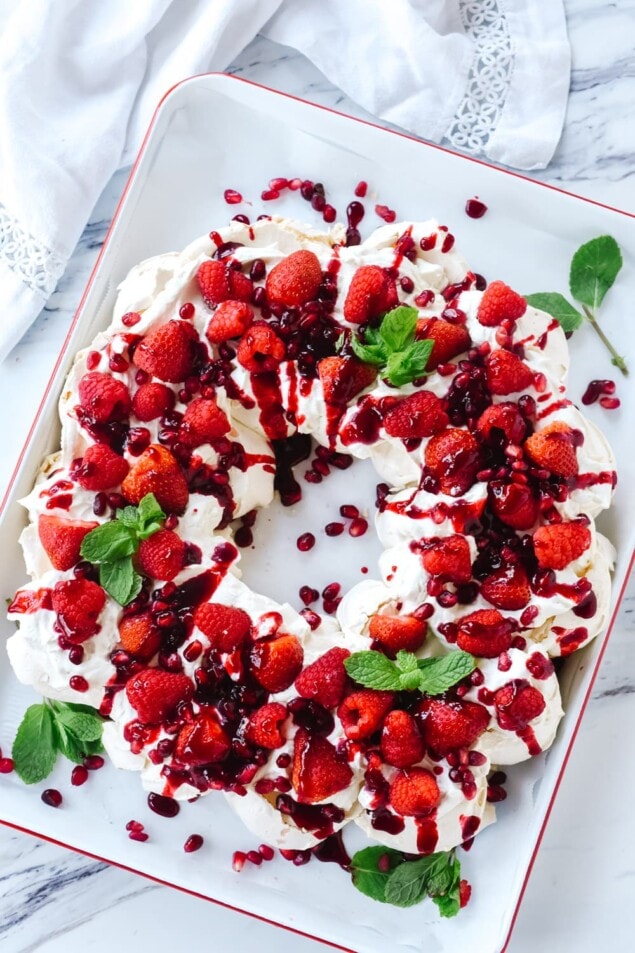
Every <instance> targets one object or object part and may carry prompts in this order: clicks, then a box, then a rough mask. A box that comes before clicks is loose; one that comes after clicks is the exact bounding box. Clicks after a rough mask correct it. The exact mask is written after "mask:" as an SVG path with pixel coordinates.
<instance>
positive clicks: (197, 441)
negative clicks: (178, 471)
mask: <svg viewBox="0 0 635 953" xmlns="http://www.w3.org/2000/svg"><path fill="white" fill-rule="evenodd" d="M230 430H231V424H230V422H229V420H228V419H227V415H226V414H225V412H224V411H222V410H221V409H220V407H219V406H218V404H217V403H216V400H215V398H213V397H196V398H195V399H194V400H193V401H191V402H190V403H189V404H188V405H187V407H186V409H185V414H184V415H183V421H182V423H181V426H180V428H179V438H180V440H181V441H182V443H184V444H185V445H186V446H187V447H199V446H200V445H201V444H203V443H212V442H213V441H214V440H220V438H221V437H224V436H225V434H226V433H229V431H230Z"/></svg>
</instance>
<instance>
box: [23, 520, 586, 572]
mask: <svg viewBox="0 0 635 953" xmlns="http://www.w3.org/2000/svg"><path fill="white" fill-rule="evenodd" d="M40 519H41V517H40ZM533 544H534V552H535V554H536V559H537V560H538V565H539V566H540V567H541V568H542V569H564V568H565V567H566V566H568V565H569V563H570V562H573V560H574V559H579V558H580V556H581V555H582V553H584V552H586V550H587V549H588V548H589V546H590V545H591V532H590V530H589V528H588V526H585V525H584V523H578V522H575V521H574V522H571V523H552V524H551V525H550V526H541V527H540V529H537V530H536V532H535V533H534V536H533Z"/></svg>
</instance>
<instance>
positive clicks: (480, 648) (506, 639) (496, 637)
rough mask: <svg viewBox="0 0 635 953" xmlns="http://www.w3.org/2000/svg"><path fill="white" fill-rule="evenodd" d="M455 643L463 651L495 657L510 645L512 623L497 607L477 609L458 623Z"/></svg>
mask: <svg viewBox="0 0 635 953" xmlns="http://www.w3.org/2000/svg"><path fill="white" fill-rule="evenodd" d="M458 626H459V632H458V637H457V640H456V644H457V645H458V647H459V648H460V649H463V651H464V652H470V654H471V655H477V656H480V657H481V658H496V656H497V655H500V654H501V652H505V651H506V650H507V649H508V648H509V647H510V645H511V641H512V632H513V623H512V622H510V621H509V620H508V619H505V618H504V617H503V616H502V615H501V614H500V612H498V610H497V609H478V610H477V611H476V612H470V614H469V615H466V616H463V618H462V619H460V620H459V623H458Z"/></svg>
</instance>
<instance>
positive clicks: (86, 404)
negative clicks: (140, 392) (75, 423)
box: [78, 371, 130, 424]
mask: <svg viewBox="0 0 635 953" xmlns="http://www.w3.org/2000/svg"><path fill="white" fill-rule="evenodd" d="M78 391H79V403H80V405H81V406H82V407H83V409H84V410H85V411H86V413H87V414H88V415H89V416H90V417H92V418H93V420H96V421H97V422H98V423H101V424H105V423H110V422H111V421H113V420H123V419H124V418H125V417H127V416H128V414H129V413H130V394H129V392H128V388H127V387H126V385H125V384H124V383H123V381H120V380H117V379H116V378H115V377H112V376H111V375H110V374H104V373H102V372H101V371H89V372H88V374H84V376H83V377H82V379H81V380H80V382H79V388H78Z"/></svg>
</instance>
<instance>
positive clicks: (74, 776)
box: [71, 764, 88, 788]
mask: <svg viewBox="0 0 635 953" xmlns="http://www.w3.org/2000/svg"><path fill="white" fill-rule="evenodd" d="M87 781H88V770H87V769H86V768H85V767H84V765H83V764H76V765H75V767H74V768H73V770H72V771H71V784H72V785H73V786H74V787H76V788H78V787H81V785H82V784H86V782H87Z"/></svg>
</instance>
